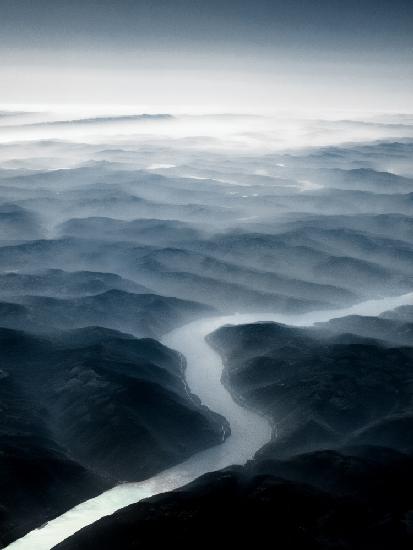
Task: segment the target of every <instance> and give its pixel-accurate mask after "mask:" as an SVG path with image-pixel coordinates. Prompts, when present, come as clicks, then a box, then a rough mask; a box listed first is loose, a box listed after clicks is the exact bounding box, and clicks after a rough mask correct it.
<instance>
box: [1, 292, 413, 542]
mask: <svg viewBox="0 0 413 550" xmlns="http://www.w3.org/2000/svg"><path fill="white" fill-rule="evenodd" d="M404 304H413V293H409V294H404V295H403V296H399V297H393V298H383V299H379V300H369V301H367V302H363V303H361V304H357V305H355V306H353V307H350V308H346V309H340V310H334V311H332V310H328V311H316V312H310V313H307V314H301V315H282V314H262V315H258V314H237V315H229V316H220V317H213V318H209V319H202V320H200V321H195V322H193V323H190V324H188V325H185V326H184V327H181V328H178V329H176V330H174V331H172V332H170V333H169V334H168V335H167V336H166V337H165V338H164V339H163V343H164V344H165V345H167V346H169V347H171V348H173V349H175V350H177V351H179V352H180V353H182V354H183V355H184V356H185V358H186V361H187V370H186V378H187V382H188V386H189V389H190V391H191V392H192V393H194V394H196V395H198V396H199V398H200V399H201V401H202V402H203V403H204V404H205V405H207V406H208V407H209V408H210V409H211V410H213V411H215V412H217V413H219V414H221V415H223V416H225V417H226V418H227V420H228V421H229V423H230V425H231V436H230V437H228V438H227V439H226V441H225V442H223V444H222V445H218V446H216V447H213V448H211V449H208V450H206V451H202V452H200V453H198V454H196V455H194V456H192V457H191V458H190V459H188V460H187V461H185V462H183V463H181V464H178V465H177V466H174V467H172V468H170V469H168V470H165V471H163V472H161V473H159V474H157V475H155V476H153V477H151V478H149V479H147V480H145V481H142V482H139V483H124V484H121V485H118V486H117V487H114V488H113V489H111V490H109V491H106V492H104V493H102V494H101V495H99V496H97V497H95V498H92V499H90V500H87V501H86V502H82V503H81V504H79V505H78V506H76V507H75V508H72V509H71V510H69V511H68V512H66V513H64V514H62V515H61V516H59V517H57V518H56V519H54V520H51V521H49V522H48V523H47V524H45V525H44V526H42V527H40V528H38V529H35V530H33V531H31V532H30V533H28V534H27V535H25V536H24V537H22V538H21V539H19V540H17V541H15V542H13V543H12V544H10V545H9V546H8V547H7V549H8V550H49V549H51V548H53V547H54V546H55V545H56V544H58V543H59V542H61V541H63V540H64V539H66V538H67V537H69V536H70V535H72V534H73V533H75V532H77V531H78V530H79V529H81V528H82V527H85V526H86V525H89V524H91V523H93V522H95V521H96V520H98V519H99V518H101V517H102V516H105V515H108V514H112V513H113V512H115V511H116V510H118V509H119V508H123V507H124V506H127V505H128V504H131V503H133V502H138V501H140V500H142V499H144V498H148V497H150V496H153V495H156V494H158V493H163V492H165V491H171V490H173V489H176V488H178V487H181V486H182V485H185V484H186V483H188V482H190V481H193V480H194V479H195V478H197V477H199V476H200V475H202V474H205V473H207V472H210V471H214V470H218V469H220V468H224V467H226V466H229V465H231V464H244V463H245V462H246V461H247V460H248V459H250V458H252V457H253V455H254V454H255V452H256V451H258V449H260V447H262V446H263V445H264V444H265V443H266V442H267V441H268V440H269V439H270V437H271V426H270V425H269V423H268V421H267V420H266V419H265V418H264V417H262V416H259V415H258V414H256V413H254V412H253V411H251V410H249V409H246V408H243V407H241V406H240V405H238V404H237V403H235V401H233V399H232V398H231V395H230V394H229V393H228V392H227V390H226V389H225V388H224V386H223V385H222V384H221V373H222V369H223V365H222V362H221V359H220V357H219V355H218V354H217V353H216V352H215V351H214V350H213V349H212V348H211V347H210V346H208V344H207V343H206V341H205V336H207V335H208V334H209V333H210V332H212V331H213V330H215V329H217V328H219V327H220V326H222V325H225V324H243V323H251V322H257V321H275V322H280V323H286V324H289V325H295V326H306V325H311V324H313V323H315V322H319V321H328V320H329V319H331V318H333V317H343V316H345V315H352V314H355V315H378V314H380V313H382V312H383V311H385V310H388V309H393V308H395V307H397V306H400V305H404Z"/></svg>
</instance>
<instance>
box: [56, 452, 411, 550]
mask: <svg viewBox="0 0 413 550" xmlns="http://www.w3.org/2000/svg"><path fill="white" fill-rule="evenodd" d="M412 466H413V459H412V457H409V456H407V455H403V454H400V453H396V452H390V451H388V450H385V449H382V448H380V447H376V448H374V447H370V448H362V447H360V448H354V449H343V450H342V451H341V452H332V451H319V452H315V453H311V454H307V455H299V456H297V457H294V458H291V459H289V460H286V461H280V460H276V459H273V460H267V461H265V462H261V461H254V462H252V463H250V464H247V465H246V466H245V467H232V468H229V469H227V470H222V471H220V472H216V473H211V474H207V475H205V476H203V477H202V478H199V479H198V480H196V481H195V482H194V483H192V484H190V485H188V486H186V487H183V488H181V489H179V490H177V491H175V492H172V493H166V494H162V495H158V496H156V497H154V498H151V499H148V500H146V501H143V502H140V503H138V504H132V505H131V506H128V507H127V508H124V509H123V510H120V511H118V512H116V513H115V514H113V515H112V516H108V517H105V518H102V519H101V520H99V521H98V522H96V523H95V524H93V525H91V526H89V527H86V528H84V529H82V530H81V531H80V532H79V533H77V534H75V535H73V536H72V537H70V538H69V539H67V540H66V541H64V542H63V543H61V544H59V545H57V546H56V547H55V549H56V550H95V549H96V550H97V549H99V550H113V549H114V548H119V549H120V550H137V549H140V548H162V547H164V546H167V547H170V546H175V545H176V546H177V547H179V548H184V549H187V548H188V549H189V548H193V546H194V544H196V542H195V541H197V540H199V538H200V537H202V543H203V545H205V546H206V545H208V546H210V545H211V546H214V545H216V543H217V541H219V544H220V545H228V547H232V548H255V547H257V546H258V547H259V546H261V545H262V546H264V545H269V546H270V547H272V548H277V549H280V550H290V549H292V548H297V549H303V550H304V549H305V550H333V549H342V550H391V549H394V548H397V549H398V550H407V549H408V548H411V544H412V542H413V536H412V530H411V521H410V523H409V509H411V506H412V504H413V502H412V498H413V497H412V495H413V476H412V471H413V470H412Z"/></svg>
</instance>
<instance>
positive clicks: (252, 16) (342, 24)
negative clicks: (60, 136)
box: [0, 0, 413, 111]
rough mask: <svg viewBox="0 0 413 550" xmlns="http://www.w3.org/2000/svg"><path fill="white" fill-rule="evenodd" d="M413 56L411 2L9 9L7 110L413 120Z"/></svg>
mask: <svg viewBox="0 0 413 550" xmlns="http://www.w3.org/2000/svg"><path fill="white" fill-rule="evenodd" d="M412 48H413V2H412V1H410V0H390V1H387V0H386V1H384V0H359V1H356V0H345V1H344V0H340V1H339V0H301V1H299V0H290V1H288V0H284V1H278V0H271V1H270V0H254V1H251V2H246V1H240V0H221V1H217V0H205V1H202V2H201V1H198V0H165V1H163V0H152V1H139V0H135V1H132V0H113V1H108V0H100V1H93V0H82V1H80V0H32V1H29V0H0V58H1V65H0V79H1V83H2V84H1V88H0V102H1V103H26V104H29V103H119V104H136V105H153V106H156V107H158V106H159V108H160V109H162V107H164V106H165V107H166V106H168V107H170V106H171V105H172V106H173V105H176V106H178V107H181V108H185V107H188V109H189V107H195V108H199V109H200V110H202V109H203V108H205V109H208V108H215V107H216V108H219V109H222V110H242V111H245V110H246V111H256V110H277V109H304V110H305V109H321V108H331V109H342V108H343V109H345V108H349V109H360V110H387V111H390V110H393V111H413V104H412V95H413V94H412V93H411V91H412V87H413V74H412V73H413V71H412V57H413V54H412ZM162 110H164V109H162Z"/></svg>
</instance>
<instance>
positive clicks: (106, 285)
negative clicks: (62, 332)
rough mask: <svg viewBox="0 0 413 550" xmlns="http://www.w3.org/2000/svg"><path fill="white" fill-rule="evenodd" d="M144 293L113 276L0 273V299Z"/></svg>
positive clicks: (59, 271) (58, 271)
mask: <svg viewBox="0 0 413 550" xmlns="http://www.w3.org/2000/svg"><path fill="white" fill-rule="evenodd" d="M112 289H115V290H123V291H125V292H133V293H135V294H137V293H142V294H143V293H148V292H149V290H148V288H147V287H145V286H143V285H140V284H138V283H135V282H134V281H131V280H128V279H124V278H122V277H120V276H119V275H116V274H114V273H99V272H95V271H63V270H62V269H45V270H40V271H36V272H33V273H30V272H21V271H17V272H15V271H11V272H5V273H0V296H13V295H19V294H30V295H37V296H55V297H68V296H85V295H92V294H100V293H102V292H105V291H108V290H112Z"/></svg>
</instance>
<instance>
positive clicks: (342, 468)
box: [55, 310, 413, 550]
mask: <svg viewBox="0 0 413 550" xmlns="http://www.w3.org/2000/svg"><path fill="white" fill-rule="evenodd" d="M402 313H403V314H404V315H401V314H400V312H397V310H396V314H394V315H395V316H396V317H397V318H398V320H397V321H396V325H397V326H396V325H393V324H391V321H390V324H389V323H388V322H387V321H388V320H387V319H384V318H369V317H366V318H357V319H356V320H354V319H352V318H348V319H347V320H346V319H344V320H343V321H342V323H339V322H338V321H336V322H333V323H326V324H324V325H323V326H322V327H321V326H319V327H314V328H297V327H291V326H286V325H280V324H276V323H255V324H251V325H241V326H225V327H222V328H220V329H218V330H217V331H215V332H214V333H212V335H210V337H209V341H210V342H211V343H212V344H213V345H214V347H215V348H216V349H217V350H218V351H219V353H221V355H222V357H223V358H224V362H225V372H224V382H225V384H226V386H227V387H228V389H229V390H230V391H231V392H232V393H233V395H234V397H235V398H237V399H239V400H241V401H242V402H243V403H244V405H247V406H250V407H253V408H254V409H256V410H258V411H260V412H262V413H263V414H266V415H267V416H268V417H270V418H271V419H272V420H273V422H274V425H275V428H276V429H275V430H274V437H273V440H272V441H271V442H270V443H269V444H268V445H266V446H265V447H264V448H263V449H261V450H260V451H259V452H258V453H257V455H256V456H255V458H254V460H252V461H250V462H249V463H247V465H245V466H243V467H231V468H228V469H226V470H222V471H219V472H213V473H209V474H207V475H205V476H203V477H201V478H199V479H198V480H196V481H195V482H194V483H192V484H190V485H187V486H185V487H182V488H181V489H178V490H177V491H174V492H171V493H165V494H161V495H158V496H156V497H153V498H151V499H148V500H145V501H142V502H140V503H137V504H133V505H131V506H128V507H127V508H124V509H123V510H119V511H118V512H116V513H115V514H113V515H112V516H108V517H105V518H102V519H100V520H99V521H98V522H96V523H95V524H93V525H91V526H89V527H86V528H84V529H82V530H81V531H80V532H79V533H77V534H75V535H73V536H72V537H70V538H69V539H67V540H66V541H64V542H63V543H61V544H59V545H58V546H56V547H55V548H56V550H98V549H99V550H112V549H113V548H119V549H121V550H135V549H140V548H146V547H154V548H158V547H162V546H174V545H176V546H178V547H180V548H192V547H193V546H194V544H196V541H198V540H199V538H200V537H202V543H203V545H208V546H213V545H216V544H217V541H219V544H220V545H228V546H229V547H235V548H254V547H257V545H259V546H261V545H262V546H264V545H267V544H269V545H270V546H271V547H273V548H277V549H280V550H290V549H292V548H297V549H300V550H301V549H303V550H304V549H305V550H338V549H340V550H393V549H394V548H397V549H398V550H407V549H408V548H411V547H412V544H413V522H412V509H413V439H412V435H411V434H412V433H413V430H412V428H413V410H412V401H411V368H412V364H413V348H411V347H407V346H402V345H396V344H394V343H392V340H394V339H396V340H397V338H396V332H397V330H396V328H397V329H399V330H402V334H405V333H406V330H410V326H409V325H408V323H403V322H402V321H401V320H400V318H401V317H402V318H404V317H405V312H404V311H403V312H402ZM387 317H388V316H387ZM360 319H361V320H360ZM363 319H364V321H363ZM382 321H385V322H386V325H385V326H384V325H383V324H382ZM405 325H406V326H407V329H406V327H405ZM349 326H350V327H353V328H359V329H360V327H361V329H363V331H367V330H368V331H373V329H374V331H375V334H376V335H377V334H382V333H385V334H388V335H389V338H387V339H386V341H380V340H377V339H376V340H375V339H371V338H365V337H362V336H360V335H358V334H351V333H346V332H344V333H340V328H342V329H348V328H349ZM395 327H396V328H395ZM403 327H404V332H403ZM361 329H360V330H361ZM390 329H392V330H390ZM264 541H265V542H264Z"/></svg>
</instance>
